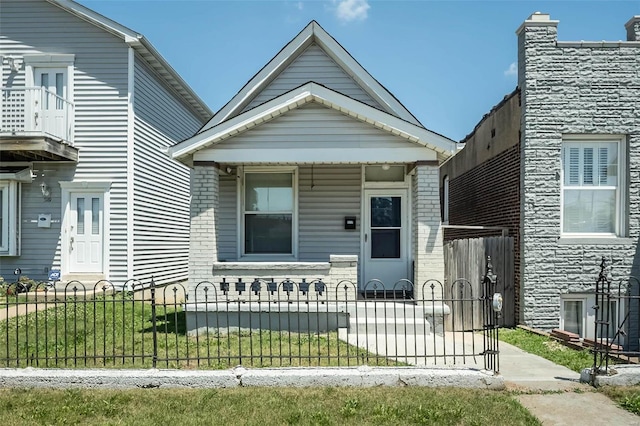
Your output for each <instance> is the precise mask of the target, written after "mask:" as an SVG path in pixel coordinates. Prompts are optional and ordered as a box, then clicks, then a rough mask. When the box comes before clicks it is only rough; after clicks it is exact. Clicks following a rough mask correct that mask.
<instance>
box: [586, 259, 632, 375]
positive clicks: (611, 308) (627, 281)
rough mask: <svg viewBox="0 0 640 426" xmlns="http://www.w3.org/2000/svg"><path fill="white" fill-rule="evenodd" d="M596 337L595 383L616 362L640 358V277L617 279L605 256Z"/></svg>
mask: <svg viewBox="0 0 640 426" xmlns="http://www.w3.org/2000/svg"><path fill="white" fill-rule="evenodd" d="M595 298H596V303H595V306H594V307H593V308H594V311H595V336H594V342H593V367H592V369H591V384H594V385H595V379H596V376H598V375H601V374H609V373H610V371H609V368H610V365H611V364H612V363H616V364H619V363H621V362H622V363H624V362H634V363H637V362H638V361H639V360H640V279H638V278H635V277H625V278H622V279H619V280H617V281H616V280H614V279H613V278H612V277H611V265H610V264H607V261H606V258H605V257H603V258H602V261H601V262H600V272H599V274H598V279H597V280H596V290H595Z"/></svg>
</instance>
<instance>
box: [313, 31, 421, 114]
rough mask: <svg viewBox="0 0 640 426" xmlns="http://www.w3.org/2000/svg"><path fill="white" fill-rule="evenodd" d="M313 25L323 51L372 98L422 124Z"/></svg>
mask: <svg viewBox="0 0 640 426" xmlns="http://www.w3.org/2000/svg"><path fill="white" fill-rule="evenodd" d="M312 24H313V25H314V35H315V36H316V43H318V44H319V45H320V46H321V47H322V48H323V49H324V50H325V52H326V53H327V54H328V55H329V56H330V57H331V58H332V59H333V60H334V61H336V63H337V64H338V65H339V66H340V67H341V68H342V69H344V70H345V71H346V72H347V74H349V76H350V77H351V78H353V79H354V80H355V81H356V82H357V83H358V84H359V85H360V86H361V87H362V88H363V89H364V90H365V91H366V92H367V93H368V94H369V95H370V96H371V97H372V98H374V99H375V100H376V101H377V102H378V103H379V104H381V105H383V106H384V107H386V108H387V111H388V112H390V113H393V114H396V115H398V116H399V117H400V118H402V119H403V120H405V121H408V122H410V123H413V124H415V125H418V126H421V125H422V124H421V123H420V122H419V121H418V120H417V119H416V118H415V117H414V116H413V115H412V114H411V113H410V112H409V110H408V109H406V108H405V107H404V105H402V104H401V103H400V102H399V101H398V100H397V99H396V98H395V97H394V96H393V95H392V94H391V93H390V92H389V91H388V90H387V89H385V88H384V87H383V86H382V85H381V84H380V83H379V82H378V81H377V80H376V79H375V78H373V76H372V75H371V74H369V72H368V71H367V70H365V69H364V68H363V67H362V65H360V64H359V63H358V61H356V60H355V59H354V58H353V56H351V55H350V54H349V52H347V50H346V49H345V48H344V47H342V46H341V45H340V43H338V42H337V41H336V40H335V39H334V38H333V37H332V36H331V35H330V34H329V33H327V32H326V31H325V30H324V28H322V27H321V26H320V25H319V24H318V23H317V22H312Z"/></svg>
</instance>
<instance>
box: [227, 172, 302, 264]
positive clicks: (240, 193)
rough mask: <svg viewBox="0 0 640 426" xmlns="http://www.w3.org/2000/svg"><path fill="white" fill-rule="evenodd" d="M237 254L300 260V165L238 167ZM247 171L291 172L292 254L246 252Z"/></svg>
mask: <svg viewBox="0 0 640 426" xmlns="http://www.w3.org/2000/svg"><path fill="white" fill-rule="evenodd" d="M237 173H238V175H237V177H238V179H237V181H238V185H237V194H238V196H237V206H238V215H237V224H238V226H237V235H238V239H237V247H238V251H237V255H238V259H240V260H251V261H266V260H271V261H294V260H298V167H297V166H274V167H259V166H245V167H238V169H237ZM246 173H291V174H292V175H293V176H292V183H291V184H292V186H293V213H292V216H293V217H292V218H291V226H292V228H293V229H292V230H291V239H292V240H293V241H291V250H292V253H291V254H286V253H285V254H256V253H248V254H247V253H245V248H244V216H245V210H244V181H245V174H246Z"/></svg>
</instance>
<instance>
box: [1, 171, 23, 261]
mask: <svg viewBox="0 0 640 426" xmlns="http://www.w3.org/2000/svg"><path fill="white" fill-rule="evenodd" d="M0 188H2V190H3V191H2V198H3V200H2V209H3V211H2V217H3V218H4V219H3V221H2V222H3V223H2V226H3V227H4V228H5V229H4V230H3V232H2V239H1V240H0V256H19V255H20V220H19V219H20V213H21V212H20V189H21V188H20V182H18V181H16V180H1V181H0ZM10 201H13V202H12V203H10Z"/></svg>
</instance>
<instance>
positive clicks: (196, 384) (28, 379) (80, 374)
mask: <svg viewBox="0 0 640 426" xmlns="http://www.w3.org/2000/svg"><path fill="white" fill-rule="evenodd" d="M240 386H268V387H278V386H287V387H308V386H332V387H334V386H349V387H372V386H422V387H460V388H472V389H492V390H502V389H504V388H505V385H504V378H503V377H502V376H494V375H493V374H492V373H491V372H487V371H482V370H471V369H454V368H429V369H425V368H414V367H367V366H364V367H335V368H334V367H326V368H279V369H267V368H265V369H251V370H249V369H245V368H243V367H236V368H234V369H231V370H212V371H211V370H207V371H199V370H198V371H193V370H189V371H186V370H157V369H151V370H106V369H105V370H62V369H55V370H54V369H40V368H25V369H10V368H4V369H0V388H9V387H21V388H70V387H76V388H105V389H128V388H180V387H183V388H231V387H240Z"/></svg>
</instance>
